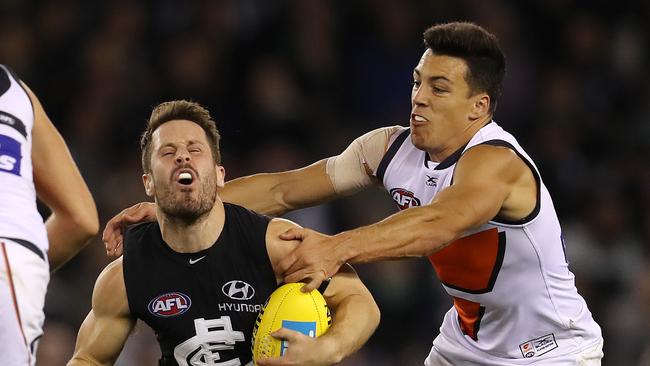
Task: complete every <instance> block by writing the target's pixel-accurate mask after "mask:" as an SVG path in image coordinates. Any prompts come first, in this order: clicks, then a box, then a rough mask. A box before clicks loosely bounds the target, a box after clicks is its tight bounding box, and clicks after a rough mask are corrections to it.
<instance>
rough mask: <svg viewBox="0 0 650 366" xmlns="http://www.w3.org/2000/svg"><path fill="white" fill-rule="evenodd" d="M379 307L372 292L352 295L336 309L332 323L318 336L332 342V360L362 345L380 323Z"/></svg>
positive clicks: (322, 339) (347, 354)
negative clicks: (325, 331)
mask: <svg viewBox="0 0 650 366" xmlns="http://www.w3.org/2000/svg"><path fill="white" fill-rule="evenodd" d="M379 318H380V313H379V308H378V307H377V304H376V303H375V301H374V300H373V298H372V296H371V295H370V293H368V294H367V295H363V294H354V295H349V296H347V297H346V298H345V299H343V300H342V301H341V303H340V304H338V306H337V307H336V309H334V311H333V321H332V327H331V328H330V329H329V330H328V331H327V333H325V334H324V335H323V336H321V337H320V338H319V342H323V343H324V344H327V345H330V346H331V348H330V349H329V352H331V354H332V355H333V356H334V359H333V360H332V362H333V363H339V362H341V360H342V359H343V358H346V357H348V356H349V355H351V354H352V353H354V352H356V351H357V350H358V349H359V348H361V347H362V346H363V345H364V344H365V343H366V342H367V341H368V339H369V338H370V336H371V335H372V334H373V332H374V331H375V329H376V328H377V325H379Z"/></svg>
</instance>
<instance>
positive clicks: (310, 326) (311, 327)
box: [280, 320, 316, 356]
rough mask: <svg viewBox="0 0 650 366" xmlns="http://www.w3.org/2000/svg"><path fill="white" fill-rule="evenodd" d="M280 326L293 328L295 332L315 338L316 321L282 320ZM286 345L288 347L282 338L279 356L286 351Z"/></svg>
mask: <svg viewBox="0 0 650 366" xmlns="http://www.w3.org/2000/svg"><path fill="white" fill-rule="evenodd" d="M282 328H286V329H290V330H295V331H296V332H300V333H302V334H304V335H306V336H309V337H312V338H316V322H296V321H291V320H283V321H282ZM287 347H289V344H288V342H286V341H284V340H282V345H281V347H280V356H284V353H285V352H286V351H287Z"/></svg>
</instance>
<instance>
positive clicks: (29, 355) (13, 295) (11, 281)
mask: <svg viewBox="0 0 650 366" xmlns="http://www.w3.org/2000/svg"><path fill="white" fill-rule="evenodd" d="M0 245H1V246H2V254H3V255H4V260H5V266H6V268H7V280H8V282H9V288H10V290H11V299H12V300H13V303H14V310H15V312H16V319H17V320H18V328H20V334H21V335H22V336H23V341H24V342H25V347H26V348H27V358H28V360H29V364H30V365H31V364H32V353H31V351H30V347H29V343H27V337H25V331H24V330H23V323H22V321H21V317H20V310H19V309H18V297H17V296H16V288H15V287H14V278H13V275H12V273H11V266H10V265H9V256H8V255H7V248H6V245H5V243H4V242H0Z"/></svg>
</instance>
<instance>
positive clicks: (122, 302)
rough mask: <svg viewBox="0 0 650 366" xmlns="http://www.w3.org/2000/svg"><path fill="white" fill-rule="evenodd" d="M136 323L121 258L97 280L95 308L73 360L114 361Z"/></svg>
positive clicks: (111, 362)
mask: <svg viewBox="0 0 650 366" xmlns="http://www.w3.org/2000/svg"><path fill="white" fill-rule="evenodd" d="M134 325H135V319H134V318H133V317H131V315H130V311H129V305H128V299H127V297H126V287H125V285H124V275H123V272H122V258H119V259H117V260H115V261H114V262H112V263H111V264H109V265H108V266H107V267H106V269H105V270H104V271H103V272H102V273H101V274H100V275H99V278H98V279H97V282H96V283H95V289H94V290H93V300H92V309H91V311H90V313H89V314H88V316H87V317H86V319H85V320H84V322H83V324H82V325H81V328H80V329H79V334H78V336H77V344H76V347H75V353H74V357H73V361H74V360H78V361H79V364H85V363H84V361H86V362H95V363H97V364H99V365H112V364H113V363H114V362H115V360H116V359H117V357H118V356H119V354H120V352H121V351H122V348H123V347H124V343H125V342H126V340H127V338H128V336H129V333H130V332H131V330H132V329H133V326H134ZM71 364H72V365H75V363H74V362H72V363H71Z"/></svg>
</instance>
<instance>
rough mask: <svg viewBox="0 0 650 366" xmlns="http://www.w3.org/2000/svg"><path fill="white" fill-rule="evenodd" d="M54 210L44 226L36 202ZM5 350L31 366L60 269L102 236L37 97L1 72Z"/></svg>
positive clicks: (11, 360)
mask: <svg viewBox="0 0 650 366" xmlns="http://www.w3.org/2000/svg"><path fill="white" fill-rule="evenodd" d="M37 195H38V197H39V198H40V199H41V200H42V201H43V202H44V203H45V205H46V206H47V207H48V208H49V209H50V210H52V215H50V216H49V217H48V219H47V221H46V222H45V223H44V222H43V218H42V217H41V215H40V214H39V212H38V209H37V207H36V197H37ZM0 202H2V204H1V205H0V345H2V364H3V365H7V366H24V365H34V364H35V363H36V358H35V354H36V349H37V346H38V341H39V339H40V338H41V336H42V334H43V330H42V327H43V321H44V319H45V315H44V313H43V305H44V303H45V292H46V290H47V284H48V282H49V279H50V270H55V269H56V268H58V267H60V266H61V265H62V264H63V263H65V262H66V261H67V260H68V259H70V258H71V257H72V256H74V255H75V254H76V253H77V252H78V251H79V250H81V248H83V246H84V245H85V244H86V243H87V242H88V239H90V238H91V237H93V236H94V235H95V234H96V233H97V231H98V230H99V220H98V219H97V210H96V208H95V203H94V201H93V198H92V196H91V195H90V191H89V190H88V187H87V186H86V183H85V182H84V181H83V178H82V177H81V174H79V170H78V169H77V166H76V165H75V163H74V160H73V159H72V156H71V155H70V152H69V151H68V148H67V146H66V144H65V141H63V138H61V135H60V134H59V132H58V131H57V130H56V128H55V127H54V125H53V124H52V122H50V120H49V118H48V117H47V115H46V114H45V111H44V110H43V107H42V106H41V104H40V102H39V100H38V98H36V96H35V95H34V93H32V91H31V90H29V88H28V87H27V86H26V85H25V84H23V83H22V82H21V81H20V80H19V79H18V78H17V77H16V76H15V75H14V74H13V73H12V72H11V71H10V70H9V69H8V68H7V67H5V66H3V65H0Z"/></svg>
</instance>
